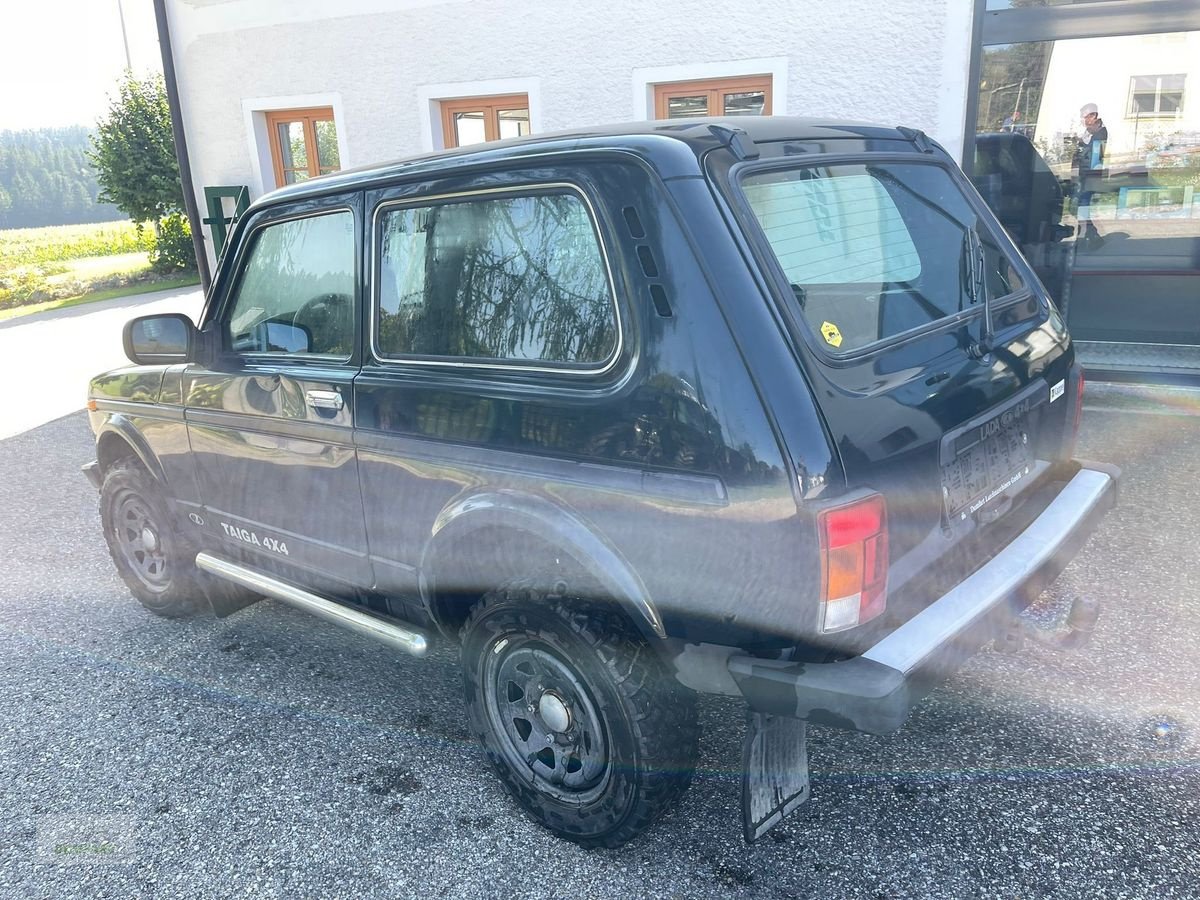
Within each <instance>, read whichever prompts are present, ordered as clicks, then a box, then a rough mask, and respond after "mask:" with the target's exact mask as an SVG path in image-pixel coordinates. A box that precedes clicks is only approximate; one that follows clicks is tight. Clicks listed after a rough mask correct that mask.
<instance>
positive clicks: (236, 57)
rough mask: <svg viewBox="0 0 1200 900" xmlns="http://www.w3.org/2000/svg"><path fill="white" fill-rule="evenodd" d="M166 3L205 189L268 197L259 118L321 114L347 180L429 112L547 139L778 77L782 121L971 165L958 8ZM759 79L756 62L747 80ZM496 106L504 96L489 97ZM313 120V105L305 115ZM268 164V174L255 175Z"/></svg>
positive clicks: (719, 1) (962, 10) (867, 1)
mask: <svg viewBox="0 0 1200 900" xmlns="http://www.w3.org/2000/svg"><path fill="white" fill-rule="evenodd" d="M331 8H332V7H330V5H329V4H327V3H317V2H315V0H229V2H213V0H169V2H168V9H169V15H170V23H171V29H172V35H173V40H174V45H175V47H174V49H175V58H176V65H177V68H178V76H179V82H180V92H181V102H182V106H183V110H184V121H185V127H186V129H187V134H188V142H189V148H190V150H191V154H192V165H193V172H194V175H195V181H196V186H197V189H198V190H199V188H201V187H202V186H203V185H212V184H243V183H249V184H251V186H252V190H253V192H254V193H255V194H257V193H258V192H259V191H260V190H261V189H262V188H264V187H268V188H269V187H271V186H272V185H271V177H270V174H269V170H268V172H267V173H266V174H265V176H264V175H263V173H262V169H263V168H264V167H263V165H262V162H263V160H262V157H261V149H256V148H257V147H258V145H257V144H256V141H255V138H254V136H253V134H252V133H251V132H252V129H253V121H254V120H253V115H252V111H253V109H255V108H267V107H268V106H269V104H270V103H272V102H274V101H278V100H288V101H292V100H295V101H300V100H305V99H306V98H309V97H312V98H320V99H323V100H327V101H329V102H330V103H331V104H332V105H333V106H334V108H335V112H336V115H337V124H338V128H339V136H340V142H341V144H342V150H343V158H342V163H343V165H344V166H348V165H356V166H357V165H364V164H368V163H372V162H378V161H382V160H387V159H393V158H396V157H400V156H405V155H408V154H411V153H416V152H420V151H421V150H423V149H426V148H428V147H429V146H430V145H431V144H434V145H436V142H437V132H438V126H437V125H436V122H435V123H434V125H433V127H432V128H431V124H430V119H431V116H430V110H431V104H430V99H431V98H436V97H438V96H443V97H445V96H454V95H460V96H461V95H469V94H471V93H478V92H480V91H479V90H478V89H479V88H480V87H485V88H486V87H487V86H489V85H492V84H496V85H501V84H502V85H505V87H503V88H502V90H505V91H507V90H509V89H517V90H526V91H527V92H528V93H529V94H530V98H531V105H532V107H533V108H532V124H533V128H534V130H535V131H538V130H542V131H548V130H554V129H559V128H568V127H573V126H579V125H585V124H590V123H597V122H611V121H621V120H629V119H633V118H638V117H642V116H644V109H645V103H644V97H645V87H644V84H645V81H646V80H647V78H650V79H653V78H655V77H657V76H656V73H663V72H666V73H670V75H671V78H672V80H674V79H676V78H683V77H687V76H688V75H689V74H692V73H694V74H695V75H696V76H697V77H699V76H708V75H713V74H722V73H723V71H724V70H725V69H728V73H729V74H739V73H746V72H747V71H754V70H755V69H758V70H760V71H770V72H773V73H774V74H775V85H774V91H775V96H774V111H775V112H776V114H781V113H788V114H792V115H806V116H830V117H837V118H850V119H860V120H869V121H878V122H881V123H885V124H906V125H910V126H914V127H918V128H922V129H925V130H926V131H928V132H929V134H931V135H932V136H934V137H936V138H937V139H938V140H940V141H941V142H942V143H944V144H945V145H946V146H947V149H949V150H950V151H951V152H952V153H957V152H958V151H959V148H960V147H961V143H962V122H963V113H964V107H965V103H966V94H967V84H966V80H967V65H968V54H969V47H970V27H971V12H970V4H969V3H965V2H962V0H891V2H879V0H792V2H765V0H755V2H753V3H751V2H747V0H677V2H673V3H670V4H666V3H646V2H644V0H643V2H633V0H607V2H605V3H603V4H583V3H571V2H566V0H564V2H562V3H558V4H540V3H520V2H514V0H476V2H469V3H460V2H444V0H343V2H341V3H339V4H338V7H337V9H338V13H337V14H336V15H332V14H331V13H330V12H329V10H330V9H331ZM747 61H749V62H747ZM488 92H489V93H499V92H500V90H496V91H488ZM304 105H309V104H308V103H305V104H304ZM256 154H257V158H256Z"/></svg>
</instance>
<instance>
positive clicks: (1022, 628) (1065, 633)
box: [996, 597, 1100, 653]
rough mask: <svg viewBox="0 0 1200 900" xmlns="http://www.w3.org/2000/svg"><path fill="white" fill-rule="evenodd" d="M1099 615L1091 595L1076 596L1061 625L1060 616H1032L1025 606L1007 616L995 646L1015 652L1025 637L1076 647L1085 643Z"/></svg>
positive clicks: (1019, 648) (1090, 635)
mask: <svg viewBox="0 0 1200 900" xmlns="http://www.w3.org/2000/svg"><path fill="white" fill-rule="evenodd" d="M1099 618H1100V602H1099V601H1098V600H1094V599H1092V598H1091V597H1076V598H1075V600H1074V601H1073V602H1072V603H1071V609H1070V612H1068V613H1067V617H1066V623H1065V628H1064V627H1063V623H1062V619H1061V616H1060V617H1057V618H1055V619H1053V620H1051V621H1049V622H1044V621H1041V620H1040V619H1035V618H1034V617H1033V616H1031V615H1029V613H1028V610H1027V611H1025V612H1023V613H1021V614H1020V615H1017V616H1012V617H1010V618H1009V620H1008V623H1007V626H1006V627H1004V628H1002V629H1001V630H1000V631H999V633H998V634H997V635H996V649H997V650H1000V651H1002V652H1005V653H1016V652H1017V651H1018V650H1021V649H1022V648H1023V647H1024V646H1025V640H1026V639H1029V640H1031V641H1034V642H1036V643H1038V644H1042V645H1043V646H1046V647H1054V648H1055V649H1058V650H1080V649H1082V648H1083V647H1086V646H1087V644H1088V642H1089V641H1090V640H1091V639H1092V632H1094V631H1095V630H1096V622H1097V620H1098V619H1099Z"/></svg>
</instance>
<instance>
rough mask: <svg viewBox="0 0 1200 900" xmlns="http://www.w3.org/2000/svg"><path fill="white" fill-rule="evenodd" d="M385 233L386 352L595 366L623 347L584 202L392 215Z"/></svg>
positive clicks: (522, 202)
mask: <svg viewBox="0 0 1200 900" xmlns="http://www.w3.org/2000/svg"><path fill="white" fill-rule="evenodd" d="M381 232H382V233H381V236H380V241H381V246H380V271H379V313H378V320H377V322H378V349H379V351H380V353H382V354H383V355H384V356H421V357H456V358H468V359H480V360H508V361H514V362H535V361H537V362H548V363H558V364H572V365H580V366H592V365H598V364H601V363H603V362H605V361H607V360H609V359H611V358H612V356H613V354H614V353H615V352H616V346H617V334H618V326H617V318H616V307H615V305H614V302H613V297H612V292H611V290H610V288H609V282H608V277H607V269H606V267H605V264H604V259H603V256H602V254H601V250H600V245H599V242H598V240H597V237H596V232H595V229H594V228H593V227H592V222H591V219H590V217H589V215H588V211H587V209H586V207H585V206H584V204H583V201H582V200H581V199H580V198H579V197H578V196H576V195H574V194H567V193H561V194H550V193H538V194H533V195H527V196H507V195H506V196H499V197H495V196H493V197H480V198H477V199H470V200H465V201H455V202H447V203H437V204H434V205H428V206H408V207H402V208H395V209H390V210H388V211H387V212H385V213H384V215H383V216H382V225H381Z"/></svg>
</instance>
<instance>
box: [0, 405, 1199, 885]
mask: <svg viewBox="0 0 1200 900" xmlns="http://www.w3.org/2000/svg"><path fill="white" fill-rule="evenodd" d="M1197 398H1200V394H1195V393H1191V394H1189V393H1187V392H1181V393H1180V392H1177V393H1175V394H1173V395H1171V398H1170V399H1169V400H1168V402H1166V403H1165V404H1163V403H1159V404H1158V407H1157V409H1158V413H1157V414H1155V415H1144V414H1142V413H1144V412H1146V411H1147V409H1146V408H1144V404H1143V405H1139V403H1138V402H1126V401H1125V400H1122V401H1121V402H1120V403H1104V402H1103V397H1101V402H1100V403H1099V405H1098V406H1097V408H1095V409H1092V410H1091V411H1089V413H1088V414H1087V415H1086V416H1085V424H1084V435H1083V441H1082V447H1081V451H1082V453H1083V454H1084V455H1091V456H1094V457H1096V458H1098V459H1105V460H1108V461H1112V462H1115V463H1117V464H1118V465H1121V466H1123V467H1124V468H1125V474H1126V481H1125V490H1124V496H1123V505H1122V507H1121V508H1120V509H1119V510H1118V511H1116V512H1115V513H1113V514H1112V515H1110V517H1109V518H1108V520H1107V522H1106V523H1105V525H1104V526H1103V527H1102V530H1101V531H1100V532H1099V533H1098V534H1097V536H1096V537H1095V538H1093V540H1092V541H1091V542H1090V544H1089V545H1088V547H1087V548H1086V549H1085V551H1084V552H1083V553H1082V554H1081V555H1080V557H1079V558H1078V559H1077V560H1076V562H1075V563H1074V564H1072V566H1071V567H1070V568H1069V569H1068V570H1067V572H1066V573H1064V575H1063V576H1062V578H1060V580H1059V582H1058V583H1057V585H1056V586H1055V588H1054V589H1053V591H1052V592H1051V594H1050V595H1049V597H1048V599H1049V600H1055V599H1058V600H1062V599H1065V598H1069V597H1071V596H1073V595H1076V594H1080V593H1082V594H1090V595H1093V596H1096V597H1098V598H1101V599H1102V600H1104V601H1105V603H1106V606H1105V613H1104V615H1103V616H1102V618H1101V620H1100V625H1099V627H1098V630H1097V633H1096V638H1095V640H1094V642H1093V644H1092V646H1091V647H1090V648H1089V649H1088V650H1086V651H1084V652H1080V653H1064V652H1055V651H1050V650H1048V649H1045V648H1042V647H1032V646H1031V647H1029V648H1027V649H1025V650H1023V651H1021V652H1019V653H1016V654H999V653H994V652H984V653H981V654H980V655H978V656H977V657H975V658H974V659H973V660H972V661H971V663H970V664H969V665H968V666H967V667H966V668H965V669H963V670H962V671H961V672H960V673H959V674H958V675H957V676H955V677H954V678H953V679H952V680H951V681H950V682H949V683H948V684H947V685H945V686H944V687H943V688H941V689H939V690H938V691H937V692H935V693H934V694H933V695H931V696H930V698H929V699H928V700H927V701H926V702H925V703H924V704H923V705H922V706H921V707H920V708H919V711H918V712H917V713H916V714H915V715H914V716H913V718H912V719H911V720H910V722H909V723H908V724H907V725H906V726H905V727H904V728H903V729H902V730H901V731H900V732H898V733H897V734H894V735H891V736H888V737H883V738H878V737H869V736H866V735H855V734H847V733H842V732H836V731H831V730H826V729H813V730H812V732H811V734H812V738H811V743H810V754H811V759H812V766H813V799H812V800H811V801H810V802H809V804H808V805H807V808H806V809H804V810H803V812H802V813H800V814H798V815H797V816H796V818H795V820H794V821H791V822H789V823H788V824H786V825H785V826H783V827H781V828H780V829H777V831H776V832H775V833H774V834H773V838H774V839H772V840H766V841H764V842H763V843H761V844H759V845H757V846H755V847H747V846H745V845H744V844H743V843H742V840H741V833H740V821H739V813H738V802H739V795H738V790H739V785H738V775H737V771H736V768H737V765H738V762H739V753H740V740H741V722H742V720H741V711H740V709H739V707H738V706H737V704H735V703H732V702H729V701H725V700H706V701H704V702H703V703H702V706H701V716H702V722H703V725H704V727H705V737H704V741H703V745H702V759H701V771H700V772H699V774H698V776H697V779H696V783H695V785H694V786H693V787H692V789H691V790H690V791H689V792H688V793H687V794H686V795H685V797H684V799H683V801H682V803H681V804H680V805H679V806H678V808H676V809H675V810H674V811H673V812H672V813H671V814H670V815H669V816H668V817H667V818H666V819H665V820H664V821H663V822H662V823H661V824H659V825H657V826H656V827H655V828H654V829H652V830H651V831H650V832H649V833H648V834H647V835H645V836H644V837H642V838H641V839H639V840H638V841H636V842H634V843H632V844H630V845H629V846H628V847H626V848H625V849H623V850H620V851H611V852H610V851H584V850H580V849H579V848H577V847H575V846H573V845H570V844H566V843H563V842H560V841H557V840H555V839H553V838H551V837H550V836H549V835H548V834H547V833H545V832H544V831H542V830H541V829H539V828H537V827H536V826H534V825H532V824H531V823H529V822H528V821H526V820H525V819H524V818H522V817H521V815H520V814H519V813H518V811H517V809H516V808H515V807H514V805H513V804H512V802H510V801H509V800H508V798H507V797H506V796H505V795H504V794H503V793H502V791H501V789H500V787H499V784H498V782H497V781H496V780H495V778H494V777H492V776H491V775H490V773H489V772H487V771H486V770H485V767H484V764H483V760H482V757H481V755H480V753H479V752H478V750H477V749H476V747H475V746H474V744H473V743H471V742H470V741H469V740H468V736H467V733H466V731H465V729H464V727H463V721H464V712H463V706H462V701H461V698H460V691H459V671H458V667H457V664H456V658H455V654H454V653H453V652H452V651H450V650H447V649H440V650H437V651H436V652H435V653H433V654H432V656H431V658H429V659H427V660H424V661H418V660H413V659H409V658H406V657H403V656H398V655H395V654H394V653H392V652H389V651H388V650H386V649H384V648H382V647H380V646H376V645H374V644H371V643H368V642H365V641H364V640H362V639H359V638H356V637H354V636H352V635H350V634H348V633H344V632H341V631H339V630H337V629H335V628H333V627H332V626H328V625H325V624H322V623H318V622H316V621H315V620H312V619H310V618H308V617H306V616H304V615H303V614H302V613H299V612H295V611H293V610H291V609H289V608H286V607H284V606H281V605H279V604H277V603H274V602H270V601H264V602H262V603H259V604H257V605H255V606H253V607H251V608H250V609H248V610H245V611H243V612H241V613H239V614H237V615H235V616H233V617H231V618H229V619H226V620H223V621H218V620H215V619H207V618H206V619H198V620H194V621H188V622H182V623H181V622H170V621H164V620H161V619H157V618H155V617H153V616H151V615H149V614H148V613H146V612H144V611H143V610H142V609H141V607H140V606H138V605H137V604H136V603H135V602H134V601H133V600H131V599H130V598H129V597H128V595H127V594H126V592H125V590H124V589H123V586H122V585H121V583H120V582H119V580H118V579H117V576H116V575H115V573H114V571H113V568H112V565H111V563H110V562H109V560H108V557H107V554H106V552H105V549H104V544H103V539H102V537H101V535H100V531H99V524H98V517H97V514H96V497H95V493H94V491H92V489H91V487H90V485H88V484H87V482H86V481H85V480H84V479H83V478H82V477H81V476H80V475H79V473H78V466H79V465H80V464H82V463H83V462H84V461H86V460H87V459H89V458H90V454H91V441H90V435H89V433H88V431H87V427H86V422H85V420H84V418H83V416H82V414H75V415H71V416H68V417H67V418H65V419H60V420H58V421H56V422H52V423H50V424H49V425H45V426H43V427H40V428H37V429H35V430H33V431H30V432H26V433H24V434H22V435H19V436H17V437H13V438H10V439H8V440H6V441H3V442H0V473H3V477H2V478H0V533H2V534H3V544H2V546H3V547H4V548H5V551H6V555H7V557H8V566H7V572H6V577H5V578H4V579H3V582H2V583H0V894H2V895H4V896H12V897H45V898H60V897H66V896H80V895H87V896H95V897H101V896H112V897H150V896H234V895H236V896H265V897H275V896H288V897H291V896H304V897H317V896H324V897H349V896H358V895H362V896H372V897H374V896H380V897H407V896H415V895H420V896H427V895H436V896H453V897H498V896H506V895H508V896H519V897H561V896H568V895H569V896H575V897H615V896H622V897H624V896H630V897H681V898H694V897H727V896H735V897H778V898H789V897H830V898H845V897H869V898H876V897H888V898H891V897H950V898H963V897H992V896H995V897H1017V896H1022V897H1029V896H1047V895H1056V896H1063V897H1078V896H1107V897H1156V898H1157V897H1195V896H1197V895H1198V894H1200V827H1198V826H1197V823H1200V763H1198V758H1200V753H1198V750H1200V740H1198V737H1197V728H1198V727H1200V715H1198V713H1200V703H1198V699H1200V674H1198V673H1200V665H1198V663H1200V650H1198V644H1197V641H1196V635H1197V630H1198V629H1197V624H1196V611H1197V609H1200V588H1198V587H1197V584H1200V578H1197V575H1196V573H1197V572H1198V571H1200V545H1198V544H1197V542H1195V541H1193V540H1188V536H1190V535H1191V534H1193V533H1194V532H1195V530H1196V526H1197V524H1198V523H1197V519H1198V516H1200V512H1198V511H1200V487H1198V485H1200V416H1197V415H1196V413H1200V399H1197ZM1164 409H1165V410H1166V411H1167V414H1164V413H1163V410H1164Z"/></svg>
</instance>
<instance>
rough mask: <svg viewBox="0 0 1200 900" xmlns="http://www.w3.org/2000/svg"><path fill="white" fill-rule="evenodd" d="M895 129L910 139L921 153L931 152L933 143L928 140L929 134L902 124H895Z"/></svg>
mask: <svg viewBox="0 0 1200 900" xmlns="http://www.w3.org/2000/svg"><path fill="white" fill-rule="evenodd" d="M896 130H897V131H898V132H900V133H901V134H902V135H904V137H905V139H906V140H909V141H912V142H913V145H914V146H916V148H917V149H918V150H919V151H920V152H922V153H932V152H933V144H931V143H930V142H929V136H928V135H926V134H925V132H923V131H922V130H921V129H919V128H905V127H904V126H903V125H897V126H896Z"/></svg>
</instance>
